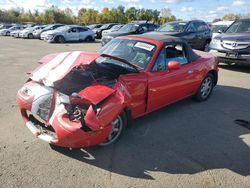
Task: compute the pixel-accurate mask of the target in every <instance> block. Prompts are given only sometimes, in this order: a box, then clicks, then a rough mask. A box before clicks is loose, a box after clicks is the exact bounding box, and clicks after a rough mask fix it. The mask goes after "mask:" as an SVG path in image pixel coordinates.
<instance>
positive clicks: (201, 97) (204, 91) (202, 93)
mask: <svg viewBox="0 0 250 188" xmlns="http://www.w3.org/2000/svg"><path fill="white" fill-rule="evenodd" d="M213 87H214V76H213V74H211V73H208V74H207V76H206V77H205V78H204V80H203V81H202V83H201V86H200V88H199V90H198V91H197V93H196V95H195V98H196V99H197V100H198V101H205V100H207V99H208V98H209V96H210V95H211V93H212V91H213Z"/></svg>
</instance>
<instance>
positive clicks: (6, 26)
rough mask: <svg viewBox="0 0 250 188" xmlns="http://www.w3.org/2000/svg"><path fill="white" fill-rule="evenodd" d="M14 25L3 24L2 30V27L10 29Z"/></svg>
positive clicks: (1, 27)
mask: <svg viewBox="0 0 250 188" xmlns="http://www.w3.org/2000/svg"><path fill="white" fill-rule="evenodd" d="M12 26H13V25H12V24H2V25H1V26H0V30H2V29H9V28H10V27H12Z"/></svg>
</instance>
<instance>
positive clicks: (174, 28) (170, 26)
mask: <svg viewBox="0 0 250 188" xmlns="http://www.w3.org/2000/svg"><path fill="white" fill-rule="evenodd" d="M186 25H187V23H185V22H172V23H167V24H164V25H162V26H161V27H159V28H158V29H157V31H160V32H183V31H184V29H185V27H186Z"/></svg>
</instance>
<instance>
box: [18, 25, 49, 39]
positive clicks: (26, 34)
mask: <svg viewBox="0 0 250 188" xmlns="http://www.w3.org/2000/svg"><path fill="white" fill-rule="evenodd" d="M44 27H45V26H43V25H37V26H34V27H27V28H26V29H24V30H22V31H20V32H19V37H21V38H28V39H33V38H34V36H33V32H34V31H35V30H39V29H43V28H44Z"/></svg>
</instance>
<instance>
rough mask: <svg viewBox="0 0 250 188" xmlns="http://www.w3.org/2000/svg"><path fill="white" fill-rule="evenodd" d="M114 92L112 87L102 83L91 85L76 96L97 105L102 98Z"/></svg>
mask: <svg viewBox="0 0 250 188" xmlns="http://www.w3.org/2000/svg"><path fill="white" fill-rule="evenodd" d="M114 92H115V90H114V89H112V88H109V87H107V86H104V85H92V86H89V87H87V88H85V89H84V90H82V91H80V92H79V93H78V96H79V97H81V98H83V99H87V100H89V101H90V102H91V103H92V104H94V105H97V104H98V103H99V102H101V101H102V100H104V99H106V98H107V97H108V96H110V95H111V94H113V93H114Z"/></svg>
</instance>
